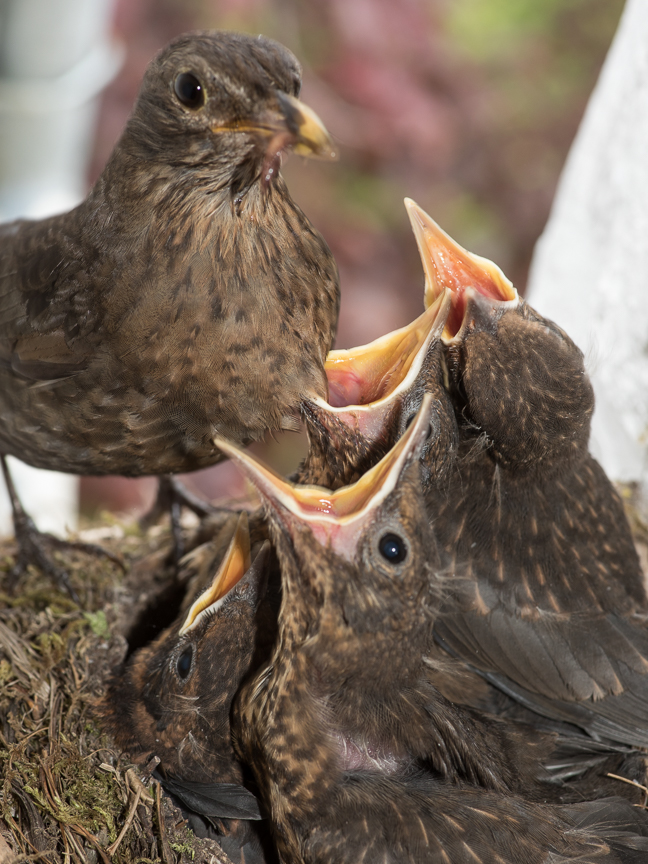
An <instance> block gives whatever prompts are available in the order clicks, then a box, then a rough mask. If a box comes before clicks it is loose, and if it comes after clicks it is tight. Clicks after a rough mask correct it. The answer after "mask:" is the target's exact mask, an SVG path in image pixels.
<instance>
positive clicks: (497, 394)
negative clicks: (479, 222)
mask: <svg viewBox="0 0 648 864" xmlns="http://www.w3.org/2000/svg"><path fill="white" fill-rule="evenodd" d="M405 203H406V206H407V209H408V212H409V216H410V220H411V223H412V228H413V230H414V235H415V237H416V242H417V244H418V247H419V253H420V255H421V260H422V262H423V268H424V270H425V276H426V284H425V303H426V305H430V304H432V305H433V304H435V303H437V302H438V299H439V297H441V296H445V294H446V292H447V291H450V296H451V311H450V314H449V315H448V317H447V320H446V324H445V328H444V331H443V343H444V349H445V353H446V357H447V359H448V368H449V371H450V378H451V383H452V388H453V395H454V398H455V400H456V401H457V403H458V414H459V415H460V416H461V417H463V418H465V420H466V421H467V424H468V426H469V427H470V428H471V429H472V430H473V431H474V432H476V433H477V434H482V433H485V435H486V436H487V439H488V440H489V442H490V446H491V449H492V452H493V454H494V455H495V457H496V458H498V459H501V460H502V461H504V462H505V463H508V464H509V465H515V466H517V467H519V468H521V469H523V470H527V469H528V468H529V467H533V466H535V465H537V464H539V463H543V462H544V460H546V459H549V458H553V459H554V460H559V459H564V458H570V457H571V456H572V455H574V456H578V454H579V453H580V452H581V451H582V449H583V448H584V447H586V446H587V440H588V437H589V425H590V420H591V415H592V410H593V406H594V400H593V392H592V388H591V385H590V382H589V379H588V377H587V374H586V372H585V367H584V363H583V355H582V352H581V351H580V350H579V349H578V348H577V347H576V345H574V343H573V342H572V341H571V339H570V338H569V337H568V336H567V334H566V333H564V331H562V330H561V329H560V328H559V327H557V326H556V325H555V324H554V323H553V322H552V321H548V320H546V319H545V318H543V317H542V316H540V315H538V313H537V312H535V311H534V310H533V309H532V308H531V307H530V306H529V305H528V304H527V303H525V302H524V300H522V299H521V298H520V297H519V295H518V293H517V291H516V290H515V288H514V287H513V285H512V283H511V282H510V280H509V279H507V277H506V276H505V275H504V273H502V271H501V270H500V268H499V267H498V266H497V265H496V264H493V262H492V261H489V260H488V259H486V258H482V257H480V256H479V255H473V254H472V253H470V252H468V251H467V250H465V249H464V248H462V247H461V246H460V245H459V244H458V243H456V242H455V241H454V240H453V239H452V238H451V237H449V236H448V234H446V233H445V231H443V230H442V229H441V228H440V227H439V226H438V225H437V223H436V222H435V221H434V220H433V219H432V218H431V217H430V216H428V214H427V213H425V211H424V210H422V209H421V208H420V207H419V206H418V205H417V204H415V203H414V201H411V200H410V199H406V202H405Z"/></svg>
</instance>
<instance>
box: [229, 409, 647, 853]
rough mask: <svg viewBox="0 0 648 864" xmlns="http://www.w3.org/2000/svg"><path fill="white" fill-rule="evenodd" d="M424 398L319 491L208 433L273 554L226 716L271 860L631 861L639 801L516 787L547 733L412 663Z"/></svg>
mask: <svg viewBox="0 0 648 864" xmlns="http://www.w3.org/2000/svg"><path fill="white" fill-rule="evenodd" d="M431 408H432V398H431V397H430V396H429V395H426V396H425V397H424V399H423V402H422V405H421V409H420V411H419V413H418V415H417V417H416V418H415V420H414V421H413V422H412V424H411V425H410V428H409V429H408V430H407V432H406V433H405V435H404V436H403V437H402V438H401V440H400V441H399V443H398V444H397V445H396V447H395V448H393V449H392V450H391V451H390V452H389V453H388V454H387V456H386V457H384V459H383V460H381V461H380V462H379V463H378V465H377V466H375V467H374V468H373V469H371V470H370V471H369V472H367V473H366V474H365V475H364V476H363V477H362V478H361V479H360V480H359V481H358V482H357V483H355V484H353V485H352V486H348V487H345V488H343V489H340V490H338V491H337V492H333V493H332V492H330V491H328V490H325V489H322V488H317V487H304V486H294V485H292V484H290V483H287V482H286V481H283V480H281V478H279V477H277V476H276V475H274V474H273V472H271V471H269V469H266V468H264V467H263V466H262V465H260V464H259V463H258V462H256V460H254V459H253V458H252V457H251V456H250V455H248V454H246V453H244V452H243V451H241V450H239V449H238V448H236V447H235V446H233V445H231V444H229V443H228V442H226V441H224V440H223V439H220V438H219V439H216V443H217V445H218V446H219V447H220V448H222V449H223V450H224V451H225V452H226V453H227V455H229V456H230V458H232V459H233V460H235V462H236V464H237V465H238V466H239V467H240V468H241V469H242V470H243V471H244V472H245V473H246V475H247V476H248V477H249V478H250V479H251V480H252V481H253V482H254V483H255V485H256V487H257V489H258V491H259V492H260V494H261V496H262V498H263V499H264V501H265V503H266V507H267V511H268V517H269V520H270V527H271V531H272V535H273V538H274V540H275V543H276V547H277V552H278V555H279V560H280V564H281V569H282V585H283V601H282V607H281V610H280V613H279V636H278V640H277V643H276V648H275V651H274V654H273V656H272V659H271V660H270V662H269V663H267V664H266V665H265V666H264V667H262V668H261V669H260V670H259V672H258V673H257V675H256V677H255V679H254V680H252V681H250V682H249V683H248V684H246V685H245V686H244V688H243V690H242V691H241V695H240V697H239V700H238V706H237V713H236V717H235V734H236V746H237V748H238V750H239V751H240V752H241V754H242V755H243V757H244V758H245V759H246V760H247V761H249V762H250V764H252V765H253V767H254V771H255V774H256V777H257V781H258V783H259V787H260V790H261V792H262V795H263V797H264V800H265V801H266V803H267V804H268V806H269V809H270V811H271V816H272V820H273V828H274V831H275V836H276V839H277V843H278V845H279V852H280V857H281V860H282V861H283V862H285V864H298V862H299V864H320V862H321V864H324V862H331V861H336V862H340V864H344V862H349V864H351V862H357V861H361V860H365V861H382V860H386V861H387V860H389V861H394V862H396V861H397V862H412V864H414V862H417V864H423V862H434V864H437V862H439V864H440V862H449V861H452V862H453V864H467V862H471V864H474V862H476V861H484V862H485V861H507V862H510V864H513V862H525V864H535V862H549V861H555V862H558V861H564V862H566V861H592V862H594V861H609V862H613V861H614V862H621V861H633V860H640V859H639V857H638V856H639V852H638V851H637V850H641V854H642V855H645V852H646V850H648V838H647V837H646V836H645V835H646V834H647V833H648V821H647V819H646V816H645V814H644V813H642V812H639V811H636V810H634V809H633V808H632V807H631V806H630V805H628V804H627V803H626V802H622V801H620V800H619V799H606V800H605V801H604V802H596V803H594V804H588V805H577V806H571V807H559V806H549V805H545V804H540V803H534V802H533V801H531V800H528V799H527V798H524V797H522V795H521V794H520V793H521V792H523V791H524V790H525V789H527V790H529V791H530V790H531V789H532V788H533V786H534V777H533V774H534V771H536V770H537V768H538V761H537V760H538V757H539V756H541V754H542V752H543V747H544V746H545V745H546V739H543V738H542V736H538V735H537V734H536V733H534V732H533V730H528V729H525V728H524V727H521V726H518V727H515V731H514V732H512V731H511V726H510V725H508V724H505V723H502V722H500V721H497V720H495V719H492V718H487V717H486V716H485V715H481V714H479V712H474V711H471V710H470V709H467V708H465V707H462V706H459V705H455V704H452V703H450V702H449V701H448V700H446V699H444V698H443V697H442V696H441V694H440V693H439V692H438V691H437V690H436V689H435V688H434V687H433V686H431V685H430V684H429V683H428V682H427V681H426V679H425V677H424V676H423V675H422V671H421V670H422V663H421V658H422V656H423V655H424V652H425V650H426V646H427V644H428V640H429V635H430V627H431V625H432V623H433V620H434V614H435V609H436V608H438V604H439V601H440V598H441V596H442V594H443V585H442V580H440V579H439V578H437V576H436V574H435V571H434V568H433V567H432V566H431V563H430V555H429V550H430V548H431V546H432V545H433V538H432V537H431V531H430V526H429V523H428V520H427V517H426V514H425V508H424V498H423V490H422V487H421V480H420V469H419V459H420V456H421V451H422V449H423V445H424V443H425V440H426V438H427V436H428V434H429V428H430V416H431Z"/></svg>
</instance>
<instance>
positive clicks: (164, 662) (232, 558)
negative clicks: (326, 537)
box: [98, 514, 276, 864]
mask: <svg viewBox="0 0 648 864" xmlns="http://www.w3.org/2000/svg"><path fill="white" fill-rule="evenodd" d="M230 533H231V527H228V526H227V525H226V526H225V527H224V528H223V531H222V532H221V535H223V534H225V535H228V534H230ZM222 547H223V543H222V542H221V536H219V537H218V538H216V539H215V540H214V541H211V542H209V543H206V544H203V545H202V546H200V547H198V548H197V549H195V550H194V551H193V552H191V553H190V554H189V555H188V556H186V557H185V559H184V560H183V578H185V579H188V578H189V577H190V576H192V575H193V591H192V592H191V593H190V596H192V595H193V596H195V595H196V594H197V596H196V597H195V600H194V601H193V603H191V604H190V608H189V609H188V610H187V609H186V608H185V609H184V610H182V611H181V612H180V615H179V616H178V618H177V620H176V621H175V622H174V623H173V624H172V625H171V626H170V627H168V628H167V629H166V630H165V631H164V632H163V633H161V634H160V635H159V636H158V637H157V638H156V639H155V640H154V641H153V642H151V643H150V644H149V645H146V646H145V647H143V648H140V649H139V650H138V651H136V652H135V653H134V654H133V655H132V656H131V657H130V659H129V661H128V663H127V665H126V666H125V668H124V669H123V670H121V671H120V672H118V673H116V674H115V675H114V676H113V678H112V679H111V681H110V683H109V686H108V689H107V692H106V695H105V696H104V698H103V699H102V701H101V704H100V706H99V709H98V713H99V715H100V717H101V719H102V720H103V725H104V726H105V727H106V729H107V730H108V731H110V732H111V733H112V735H113V737H114V739H115V741H116V743H117V745H118V746H119V747H121V748H122V749H124V750H126V751H128V753H129V754H130V755H131V757H132V758H134V759H135V760H136V761H143V760H144V758H145V757H146V756H147V755H149V754H155V755H156V756H158V757H159V759H160V765H159V767H158V768H157V769H156V775H155V776H158V779H160V780H161V782H162V784H163V786H164V787H165V789H166V790H167V792H169V793H170V794H171V795H172V796H173V797H174V798H175V799H176V800H178V801H179V802H180V804H181V805H182V807H183V810H184V811H185V813H186V815H187V818H189V822H190V825H191V826H192V827H193V828H194V830H196V831H197V833H199V834H201V835H202V836H214V835H215V836H216V838H217V839H218V841H219V842H220V844H221V846H222V847H223V848H224V849H225V851H226V852H227V853H228V854H229V855H230V857H231V858H232V859H233V860H236V861H245V862H246V864H250V862H254V864H257V862H263V861H266V860H271V859H272V858H273V856H272V853H271V852H268V837H267V836H266V835H267V830H266V831H265V833H264V828H263V827H261V826H258V825H256V821H255V820H259V819H261V818H262V817H261V813H260V811H259V806H258V803H257V799H256V797H255V796H254V795H253V794H252V793H251V792H249V791H248V790H247V789H246V788H244V787H243V785H242V784H243V781H244V768H243V766H242V765H241V763H240V762H239V760H238V759H237V758H236V757H235V755H234V751H233V748H232V741H231V734H230V711H231V706H232V701H233V699H234V696H235V694H236V692H237V690H238V689H239V687H240V685H241V682H242V681H243V680H244V678H245V677H246V675H248V674H249V673H250V671H251V670H253V669H254V668H256V666H258V664H259V662H260V661H261V660H265V659H266V658H267V656H268V655H269V653H270V650H271V646H272V642H273V639H274V634H275V630H276V610H275V611H273V610H272V609H271V608H269V606H268V604H267V602H265V601H264V596H265V585H266V579H267V576H268V555H269V548H268V544H267V543H265V544H263V546H262V547H261V549H260V550H259V552H258V553H257V555H256V556H255V558H254V561H253V562H252V563H250V558H251V556H250V536H249V533H248V524H247V516H246V515H245V514H241V516H240V517H239V518H238V522H237V525H236V529H235V531H234V534H233V536H232V538H231V542H230V543H229V546H228V547H227V548H226V551H225V554H224V555H223V548H222ZM221 558H222V561H221V563H220V566H218V567H216V566H215V562H216V561H219V560H220V559H221ZM185 605H186V603H185ZM251 823H252V824H251ZM264 847H265V851H264ZM268 856H269V857H268Z"/></svg>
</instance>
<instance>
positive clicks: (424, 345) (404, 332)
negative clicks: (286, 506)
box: [293, 291, 458, 490]
mask: <svg viewBox="0 0 648 864" xmlns="http://www.w3.org/2000/svg"><path fill="white" fill-rule="evenodd" d="M450 310H451V300H450V292H449V291H448V292H447V294H444V293H441V294H440V296H439V297H438V298H437V299H436V300H435V302H434V303H431V304H429V307H428V309H427V310H426V311H425V312H424V313H423V314H422V315H420V316H419V317H418V318H416V319H415V320H414V321H413V322H412V323H411V324H408V325H407V326H406V327H402V328H400V329H398V330H394V331H393V332H392V333H388V334H387V335H386V336H381V337H380V338H379V339H376V340H375V341H374V342H371V343H370V344H368V345H360V346H358V347H357V348H350V349H348V350H338V351H330V352H329V355H328V357H327V360H326V363H325V367H324V368H325V371H326V377H327V379H328V389H329V395H328V400H325V399H323V398H321V397H319V398H310V399H303V400H302V414H303V417H304V420H305V421H306V429H307V432H308V438H309V445H310V446H309V452H308V455H307V457H306V459H305V460H304V463H303V465H302V466H301V468H300V469H299V471H298V472H297V473H296V475H295V476H294V478H293V479H294V480H296V481H297V482H299V483H306V484H309V483H313V484H315V485H319V486H325V487H326V488H328V489H332V490H335V489H339V488H340V487H341V486H346V485H347V484H349V483H352V482H355V481H356V480H358V479H359V478H360V477H361V476H362V475H363V474H364V473H365V471H367V470H368V469H369V468H371V467H373V466H374V465H375V464H376V463H377V462H378V461H379V460H380V459H381V458H382V457H383V456H384V455H385V454H386V453H387V452H388V451H389V450H390V449H391V448H392V447H393V446H394V444H395V443H396V441H397V440H398V439H399V438H400V436H401V435H402V434H403V432H404V431H405V429H406V428H407V427H408V425H409V423H411V422H412V419H413V418H414V416H415V415H416V412H417V411H418V409H419V407H420V404H421V399H422V398H423V394H424V393H430V394H431V395H432V396H433V397H434V401H433V407H432V413H431V416H430V423H431V424H432V432H431V434H430V436H429V438H428V440H427V441H426V443H425V445H424V448H423V464H424V465H425V466H426V470H428V471H430V472H433V473H434V476H435V479H436V482H440V480H441V478H442V477H443V476H444V475H445V472H446V471H447V470H448V469H449V468H450V466H451V465H452V463H453V461H454V457H455V451H456V446H457V434H458V433H457V424H456V422H455V418H454V411H453V409H452V403H451V401H450V397H449V395H448V392H447V388H446V385H447V383H448V373H447V369H446V366H445V361H444V355H443V343H442V341H441V334H442V332H443V329H444V327H445V322H446V319H447V317H448V315H449V313H450Z"/></svg>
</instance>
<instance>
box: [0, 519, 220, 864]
mask: <svg viewBox="0 0 648 864" xmlns="http://www.w3.org/2000/svg"><path fill="white" fill-rule="evenodd" d="M116 533H118V534H119V533H123V534H124V536H122V537H121V538H118V539H113V540H110V541H103V540H102V541H101V542H103V543H104V545H105V546H106V547H108V548H110V550H111V551H112V552H116V553H117V554H119V555H121V556H122V557H123V559H124V561H125V563H126V565H127V574H126V575H125V576H124V574H122V573H121V571H119V569H118V568H116V567H115V566H114V565H112V564H111V563H110V562H109V561H107V560H101V559H92V558H88V557H86V556H84V555H79V554H78V553H73V554H72V555H71V556H69V557H68V556H67V555H64V554H62V553H57V558H58V561H59V563H61V564H63V565H64V566H65V567H67V569H68V571H69V572H70V574H71V578H72V582H73V584H74V586H75V588H76V590H77V592H78V593H79V596H80V597H81V601H82V605H81V607H79V606H77V605H76V604H75V603H73V602H72V601H71V600H69V599H68V598H67V597H66V596H65V595H63V594H61V593H59V592H58V591H56V590H55V589H53V588H52V586H51V584H50V583H49V581H48V580H47V579H46V578H44V577H43V576H42V575H40V574H39V573H37V572H30V573H28V574H27V575H26V576H25V577H23V578H22V579H21V581H20V584H19V589H18V591H17V592H16V594H15V595H14V596H10V595H8V594H6V593H2V592H0V784H1V785H0V864H10V862H11V864H14V862H15V864H17V862H20V861H45V862H52V864H54V862H74V864H81V862H90V864H95V862H108V861H115V862H124V864H126V862H128V864H130V862H132V864H135V862H152V861H160V862H163V864H173V862H185V861H187V862H188V861H193V862H203V861H204V862H214V864H216V862H223V861H227V859H226V858H225V856H224V855H223V853H222V852H221V850H220V847H218V845H217V844H215V843H213V842H212V841H209V840H198V839H197V838H196V837H195V836H194V835H193V834H192V832H191V831H189V830H188V829H187V828H186V827H185V825H184V822H183V819H182V816H181V814H180V812H179V811H178V810H177V809H176V808H175V807H173V806H172V805H171V803H170V801H169V799H168V798H166V797H165V796H164V795H162V794H161V791H160V788H159V784H157V783H156V782H155V781H151V780H150V778H149V777H147V775H146V772H142V769H141V766H140V767H139V768H137V769H135V768H134V766H133V765H132V764H131V763H130V762H129V761H128V760H127V758H125V757H124V756H123V755H122V754H121V753H119V752H118V751H116V750H115V749H114V748H113V747H112V743H111V741H110V740H109V739H108V738H107V737H106V736H105V735H104V734H102V732H101V729H100V727H99V724H98V723H97V720H96V718H95V716H94V714H93V706H94V704H95V702H96V699H97V697H98V696H99V695H100V694H101V692H102V688H103V687H104V683H105V681H106V677H107V675H108V673H109V672H110V670H111V669H112V668H114V667H115V666H116V665H117V664H118V663H119V662H120V661H121V659H122V658H123V656H124V652H125V650H126V640H125V638H124V637H125V634H126V633H128V632H129V630H130V628H131V627H133V625H134V623H135V621H136V620H137V618H138V615H139V614H140V613H141V611H142V610H143V609H144V608H145V607H146V606H147V605H148V604H150V602H151V599H152V598H153V597H154V596H156V595H157V594H159V592H160V591H161V590H163V589H164V587H165V586H167V585H168V584H169V583H170V582H172V580H173V578H174V577H173V573H172V572H171V571H170V570H169V569H168V568H166V567H165V564H164V559H165V556H166V552H167V550H168V539H167V536H166V533H165V532H162V533H160V531H159V530H157V531H156V530H155V529H154V530H153V531H152V532H149V534H148V535H147V536H146V537H144V536H141V535H139V534H137V533H135V534H132V535H131V536H128V534H125V533H124V532H120V531H119V530H118V531H117V532H116ZM12 552H13V544H12V543H10V542H6V543H4V544H2V545H0V572H1V571H2V570H4V571H7V570H8V569H9V568H10V566H11V565H12V563H13V562H12V557H11V556H12ZM0 584H2V582H1V581H0Z"/></svg>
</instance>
